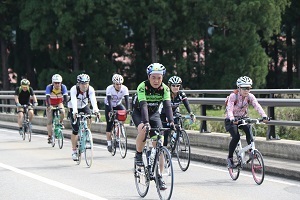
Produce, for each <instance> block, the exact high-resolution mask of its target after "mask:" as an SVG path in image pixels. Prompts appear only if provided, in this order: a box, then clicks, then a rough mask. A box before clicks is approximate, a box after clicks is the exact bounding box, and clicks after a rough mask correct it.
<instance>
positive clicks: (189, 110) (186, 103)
mask: <svg viewBox="0 0 300 200" xmlns="http://www.w3.org/2000/svg"><path fill="white" fill-rule="evenodd" d="M182 103H183V105H184V107H185V108H186V110H187V111H188V113H191V108H190V104H189V101H188V99H187V98H185V99H183V100H182Z"/></svg>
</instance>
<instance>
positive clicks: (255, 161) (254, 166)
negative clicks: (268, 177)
mask: <svg viewBox="0 0 300 200" xmlns="http://www.w3.org/2000/svg"><path fill="white" fill-rule="evenodd" d="M251 172H252V176H253V179H254V181H255V182H256V183H257V184H258V185H260V184H262V183H263V181H264V178H265V164H264V160H263V156H262V154H261V153H260V152H259V151H258V150H254V153H253V156H252V159H251Z"/></svg>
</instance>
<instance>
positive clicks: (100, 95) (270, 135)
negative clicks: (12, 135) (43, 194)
mask: <svg viewBox="0 0 300 200" xmlns="http://www.w3.org/2000/svg"><path fill="white" fill-rule="evenodd" d="M183 91H184V92H185V93H186V94H188V95H189V96H202V97H198V98H196V97H189V102H190V104H198V105H201V110H200V113H201V115H200V116H197V119H199V120H201V127H200V132H208V130H207V124H206V121H224V117H210V116H207V115H206V108H207V106H210V105H217V106H224V103H225V100H226V98H213V97H204V96H206V95H220V94H224V95H226V96H227V95H229V94H230V93H231V92H232V91H233V90H183ZM135 92H136V90H130V91H129V93H130V94H133V93H135ZM44 93H45V91H44V90H36V91H35V94H36V96H37V99H38V100H39V101H44V100H45V95H44ZM251 93H252V94H258V95H261V94H264V95H267V96H268V97H269V98H258V99H257V100H258V101H259V103H260V104H261V105H262V106H266V107H267V109H268V116H269V117H271V118H272V121H270V122H269V123H268V125H269V126H268V132H267V136H266V139H267V140H269V139H275V138H277V136H276V135H275V126H300V121H276V120H275V107H298V106H299V105H300V99H280V98H274V96H275V94H292V95H294V94H300V89H252V90H251ZM96 95H97V96H96V99H97V101H98V102H100V103H103V102H104V98H105V90H96ZM13 99H14V91H0V101H1V102H2V100H7V101H6V102H4V104H3V102H2V104H0V109H1V110H2V108H13V107H14V105H11V102H10V101H11V100H13ZM13 102H14V101H13ZM45 108H46V107H45V106H38V107H36V109H39V110H44V109H45ZM101 112H103V110H101Z"/></svg>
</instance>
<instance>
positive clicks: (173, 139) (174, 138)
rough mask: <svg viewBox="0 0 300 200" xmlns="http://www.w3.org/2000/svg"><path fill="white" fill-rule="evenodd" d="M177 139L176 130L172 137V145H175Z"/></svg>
mask: <svg viewBox="0 0 300 200" xmlns="http://www.w3.org/2000/svg"><path fill="white" fill-rule="evenodd" d="M175 140H176V132H174V133H173V135H172V137H171V145H173V144H174V143H175Z"/></svg>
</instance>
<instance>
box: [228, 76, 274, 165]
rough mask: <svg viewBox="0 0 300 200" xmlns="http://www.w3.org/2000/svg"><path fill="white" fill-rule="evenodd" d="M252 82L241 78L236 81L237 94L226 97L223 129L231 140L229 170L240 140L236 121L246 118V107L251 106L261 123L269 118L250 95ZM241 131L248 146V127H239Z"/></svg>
mask: <svg viewBox="0 0 300 200" xmlns="http://www.w3.org/2000/svg"><path fill="white" fill-rule="evenodd" d="M252 84H253V83H252V80H251V78H249V77H247V76H241V77H240V78H238V79H237V81H236V85H237V93H234V92H233V93H231V94H230V95H229V97H228V103H227V106H226V112H225V114H226V118H225V128H226V131H229V133H230V135H231V137H232V139H231V141H230V143H229V153H228V158H227V165H228V167H229V168H232V167H234V164H233V159H232V157H233V152H234V150H235V148H236V145H237V144H238V142H239V140H240V134H239V131H238V120H239V119H241V118H244V117H247V114H248V107H249V104H251V105H252V106H253V107H254V109H255V110H256V111H257V112H258V113H259V114H260V115H261V116H262V118H263V122H265V123H266V122H267V121H268V120H269V118H268V117H267V115H266V113H265V111H264V110H263V109H262V107H261V105H260V104H259V103H258V101H257V99H256V97H255V96H254V95H253V94H252V93H250V89H251V88H252ZM240 128H241V129H243V131H244V132H245V133H246V140H247V143H248V144H250V143H251V141H252V139H253V138H251V136H250V126H249V125H244V126H240Z"/></svg>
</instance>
